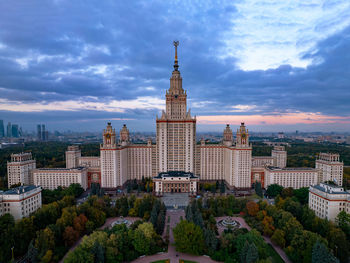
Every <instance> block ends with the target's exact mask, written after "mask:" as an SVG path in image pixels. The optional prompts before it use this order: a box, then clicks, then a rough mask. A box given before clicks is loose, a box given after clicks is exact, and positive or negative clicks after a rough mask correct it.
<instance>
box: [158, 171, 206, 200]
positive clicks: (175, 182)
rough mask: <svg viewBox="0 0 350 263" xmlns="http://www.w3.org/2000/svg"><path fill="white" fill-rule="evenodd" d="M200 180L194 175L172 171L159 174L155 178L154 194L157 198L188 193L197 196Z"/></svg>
mask: <svg viewBox="0 0 350 263" xmlns="http://www.w3.org/2000/svg"><path fill="white" fill-rule="evenodd" d="M198 181H199V178H198V177H197V176H194V175H193V173H187V172H182V171H170V172H163V173H159V174H158V176H156V177H154V178H153V182H154V187H153V189H154V192H155V194H156V195H157V196H162V195H163V194H164V193H188V194H191V195H195V194H196V193H197V189H198Z"/></svg>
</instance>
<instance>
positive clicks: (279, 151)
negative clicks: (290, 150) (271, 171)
mask: <svg viewBox="0 0 350 263" xmlns="http://www.w3.org/2000/svg"><path fill="white" fill-rule="evenodd" d="M271 156H272V157H273V158H274V160H273V166H276V167H279V168H285V167H286V166H287V151H286V150H285V147H284V146H280V145H278V146H275V147H274V148H273V150H272V152H271Z"/></svg>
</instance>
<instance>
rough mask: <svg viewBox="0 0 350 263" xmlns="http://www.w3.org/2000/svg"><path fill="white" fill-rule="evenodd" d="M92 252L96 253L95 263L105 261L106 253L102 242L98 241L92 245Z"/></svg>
mask: <svg viewBox="0 0 350 263" xmlns="http://www.w3.org/2000/svg"><path fill="white" fill-rule="evenodd" d="M92 254H93V255H94V258H95V260H94V263H104V262H105V253H104V249H103V247H102V246H101V244H100V243H99V242H98V241H96V242H95V243H94V246H93V247H92Z"/></svg>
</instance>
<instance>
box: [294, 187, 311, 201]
mask: <svg viewBox="0 0 350 263" xmlns="http://www.w3.org/2000/svg"><path fill="white" fill-rule="evenodd" d="M294 196H295V197H296V198H297V199H298V201H299V202H300V203H301V204H302V205H304V204H307V203H308V201H309V188H308V187H302V188H299V189H295V190H294Z"/></svg>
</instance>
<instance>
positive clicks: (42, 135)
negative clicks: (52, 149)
mask: <svg viewBox="0 0 350 263" xmlns="http://www.w3.org/2000/svg"><path fill="white" fill-rule="evenodd" d="M41 140H42V141H46V140H47V138H46V131H45V124H43V125H41Z"/></svg>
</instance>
